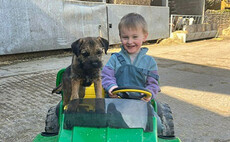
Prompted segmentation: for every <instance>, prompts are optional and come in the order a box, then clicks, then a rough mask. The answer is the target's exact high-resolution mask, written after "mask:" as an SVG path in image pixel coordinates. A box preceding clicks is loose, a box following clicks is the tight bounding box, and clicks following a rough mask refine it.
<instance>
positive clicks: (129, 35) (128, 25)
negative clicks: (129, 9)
mask: <svg viewBox="0 0 230 142" xmlns="http://www.w3.org/2000/svg"><path fill="white" fill-rule="evenodd" d="M118 29H119V36H120V39H121V43H122V45H121V51H120V52H119V53H117V54H113V55H112V56H111V58H110V59H109V61H108V62H107V64H106V65H105V66H104V68H103V70H102V86H103V88H104V89H105V90H106V92H107V93H108V94H109V97H111V98H117V97H118V96H117V95H115V94H112V91H113V89H115V88H117V87H118V86H138V87H144V88H146V89H148V90H150V91H151V93H152V98H147V97H144V98H142V100H144V101H146V102H150V101H151V99H154V98H155V97H156V94H157V93H158V92H159V91H160V88H159V86H158V79H159V76H158V71H157V63H156V61H155V60H154V58H153V57H151V56H148V55H146V52H147V51H148V49H147V48H141V46H142V43H143V42H145V41H146V39H147V37H148V29H147V23H146V21H145V19H144V18H143V17H142V16H141V15H139V14H137V13H129V14H127V15H125V16H124V17H123V18H122V19H121V21H120V23H119V25H118ZM153 113H154V115H155V116H156V117H157V124H158V125H157V131H158V134H159V133H162V131H163V125H162V123H161V120H160V118H159V116H158V115H157V114H156V113H155V112H153Z"/></svg>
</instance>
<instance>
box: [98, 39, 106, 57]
mask: <svg viewBox="0 0 230 142" xmlns="http://www.w3.org/2000/svg"><path fill="white" fill-rule="evenodd" d="M97 39H98V40H99V41H100V43H101V45H102V47H103V49H104V50H105V54H107V50H108V49H109V42H108V40H106V39H104V38H102V37H97Z"/></svg>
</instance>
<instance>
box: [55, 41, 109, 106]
mask: <svg viewBox="0 0 230 142" xmlns="http://www.w3.org/2000/svg"><path fill="white" fill-rule="evenodd" d="M108 47H109V42H108V41H107V40H106V39H104V38H101V37H86V38H80V39H78V40H77V41H75V42H73V43H72V45H71V48H72V51H73V56H72V64H71V65H70V66H68V67H67V68H66V70H65V72H64V73H63V77H62V83H60V85H59V86H57V87H56V88H54V89H53V91H52V93H58V92H60V91H61V90H62V91H63V105H64V106H65V105H67V104H69V101H71V100H73V99H78V98H84V96H85V87H87V86H90V85H91V84H92V83H94V88H95V94H96V98H102V86H101V68H102V54H103V50H104V51H105V54H107V50H108Z"/></svg>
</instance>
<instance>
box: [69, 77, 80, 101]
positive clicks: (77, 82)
mask: <svg viewBox="0 0 230 142" xmlns="http://www.w3.org/2000/svg"><path fill="white" fill-rule="evenodd" d="M71 85H72V93H71V97H70V100H73V99H78V98H79V94H78V93H79V88H80V80H75V79H72V81H71Z"/></svg>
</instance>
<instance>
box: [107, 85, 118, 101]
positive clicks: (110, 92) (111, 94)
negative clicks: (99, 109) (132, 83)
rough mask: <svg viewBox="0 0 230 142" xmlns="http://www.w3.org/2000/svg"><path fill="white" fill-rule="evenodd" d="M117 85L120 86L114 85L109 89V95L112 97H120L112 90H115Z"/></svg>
mask: <svg viewBox="0 0 230 142" xmlns="http://www.w3.org/2000/svg"><path fill="white" fill-rule="evenodd" d="M117 87H118V86H113V87H111V88H110V89H109V91H108V93H109V97H111V98H118V96H117V95H115V94H113V93H112V91H113V90H114V89H115V88H117Z"/></svg>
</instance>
